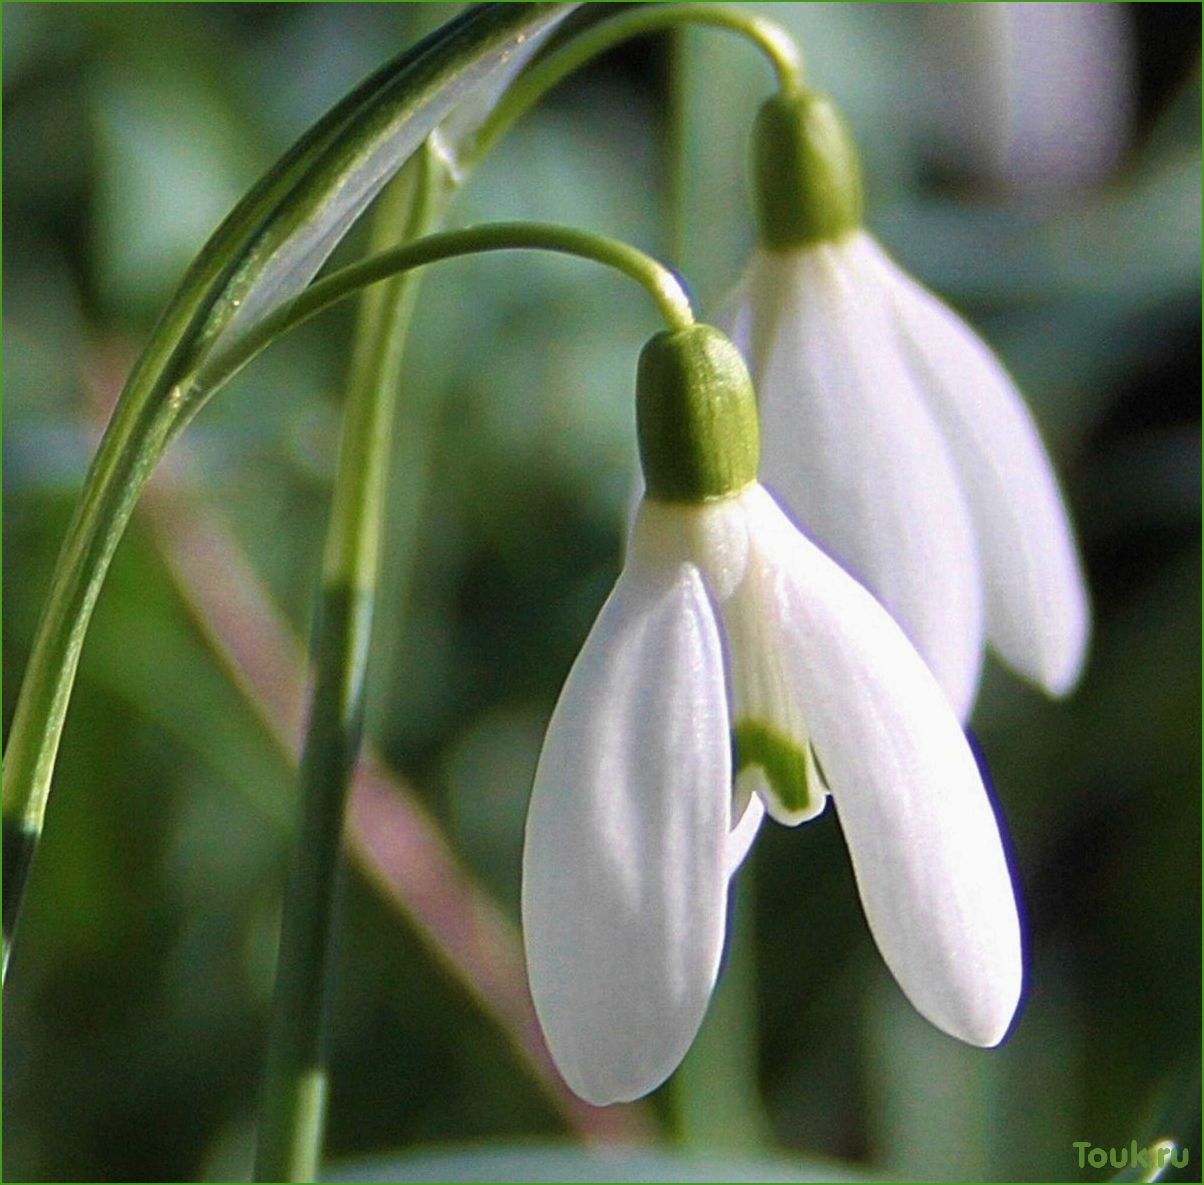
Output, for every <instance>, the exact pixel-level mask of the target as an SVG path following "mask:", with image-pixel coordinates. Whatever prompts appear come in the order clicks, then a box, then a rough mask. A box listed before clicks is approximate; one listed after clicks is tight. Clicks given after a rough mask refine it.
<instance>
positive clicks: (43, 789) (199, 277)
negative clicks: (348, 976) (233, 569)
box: [3, 4, 557, 975]
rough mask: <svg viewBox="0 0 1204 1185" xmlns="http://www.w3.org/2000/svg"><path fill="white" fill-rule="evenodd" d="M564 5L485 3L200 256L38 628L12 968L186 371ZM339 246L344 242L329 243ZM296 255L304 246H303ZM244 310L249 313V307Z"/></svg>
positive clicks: (250, 199)
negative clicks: (81, 684) (365, 183)
mask: <svg viewBox="0 0 1204 1185" xmlns="http://www.w3.org/2000/svg"><path fill="white" fill-rule="evenodd" d="M556 11H557V9H556V6H555V5H539V4H533V5H527V4H485V5H480V6H478V7H477V8H476V9H474V10H473V11H471V12H469V13H468V14H465V15H464V16H463V17H460V18H457V19H456V20H454V21H452V22H450V23H449V24H448V25H447V26H445V27H444V29H442V30H441V31H440V32H439V33H438V34H435V35H432V37H430V38H427V39H426V40H424V41H423V42H421V43H420V44H419V45H417V46H414V47H412V48H411V49H410V50H407V51H406V52H405V53H403V54H401V55H400V56H398V57H397V58H395V59H394V60H393V61H392V62H390V63H388V64H387V65H386V66H383V67H382V68H381V69H380V70H378V71H377V72H376V73H374V74H373V75H372V76H371V77H370V78H368V79H366V80H365V81H364V82H363V83H362V84H361V85H360V86H358V87H357V88H356V89H355V90H354V91H352V92H351V94H349V95H348V96H347V97H346V98H345V99H344V100H343V101H342V102H340V103H338V104H337V105H336V106H335V107H334V108H332V109H331V110H330V111H329V112H328V113H327V114H326V115H325V116H324V117H323V118H322V119H321V120H319V121H318V123H316V124H315V125H314V126H313V127H312V128H311V129H310V130H309V131H308V132H306V133H305V135H303V136H302V137H301V139H300V140H298V141H297V143H296V144H295V145H294V146H293V148H291V149H290V150H289V151H288V152H287V153H285V155H284V156H283V157H282V158H281V159H280V160H279V161H278V162H277V164H276V165H275V166H273V168H272V169H271V170H270V171H269V172H268V173H267V175H266V176H265V177H264V178H263V179H262V180H261V181H260V182H259V183H258V184H257V185H256V186H255V187H254V188H253V189H252V190H251V192H250V193H248V194H247V196H246V197H245V198H244V199H243V200H242V201H241V202H240V203H239V204H238V206H237V207H236V208H235V209H234V210H233V211H232V212H231V214H230V215H229V216H228V217H227V218H226V220H225V221H224V222H223V223H222V224H221V226H219V227H218V229H217V230H216V231H215V232H214V234H213V236H212V238H211V239H210V240H209V242H208V243H207V244H206V245H205V247H204V249H203V250H202V251H201V253H200V255H199V256H198V257H197V258H196V260H195V261H194V262H193V264H192V266H191V267H190V268H189V269H188V272H187V274H186V275H185V277H184V279H183V281H182V282H181V284H180V287H179V288H178V289H177V291H176V294H175V296H174V297H173V298H172V300H171V302H170V303H169V305H168V308H167V310H166V311H165V312H164V314H163V316H162V317H161V318H160V320H159V323H158V325H157V326H156V327H155V330H154V333H153V334H152V337H151V340H150V342H149V343H148V344H147V347H146V349H145V350H144V351H143V354H142V356H141V358H140V359H139V361H138V362H137V364H136V365H135V367H134V370H133V373H132V374H131V375H130V378H129V380H128V381H127V383H126V386H125V389H124V391H123V392H122V396H121V400H120V402H119V404H118V407H117V410H116V411H115V412H114V415H113V420H112V422H111V424H110V425H109V428H108V429H107V431H106V432H105V436H104V440H103V441H102V442H101V446H100V448H99V450H98V451H97V454H96V457H95V458H94V460H93V462H92V466H91V468H90V469H89V471H88V476H87V479H86V481H85V484H84V490H83V493H82V495H81V498H80V502H79V505H78V507H77V509H76V512H75V514H74V516H73V518H72V520H71V524H70V526H69V527H68V529H67V536H66V539H65V540H64V542H63V546H62V549H61V550H60V552H59V558H58V561H57V564H56V566H55V570H54V575H53V577H52V579H51V585H50V589H49V592H48V594H47V599H46V608H45V609H44V610H43V614H42V620H41V622H40V623H39V625H38V629H37V633H36V634H35V637H34V643H33V649H32V651H31V654H30V658H29V664H28V666H27V667H26V671H25V678H24V681H23V683H22V686H21V691H20V694H19V696H18V698H17V706H16V710H15V712H14V714H13V720H12V724H11V727H10V729H9V737H8V747H7V749H6V751H5V754H4V778H3V807H4V809H3V818H4V857H5V859H4V893H3V897H4V908H3V923H4V960H3V966H4V973H5V975H7V970H8V957H9V951H10V949H11V942H12V937H13V931H14V928H15V926H16V922H17V917H18V914H19V911H20V905H21V899H22V897H23V895H24V887H25V880H26V876H27V874H28V870H29V866H30V862H31V860H32V858H33V853H34V850H35V848H36V846H37V842H38V838H39V836H40V835H41V830H42V821H43V818H44V815H45V811H46V803H47V799H48V797H49V793H50V786H51V777H52V775H53V772H54V764H55V759H56V757H57V755H58V747H59V741H60V738H61V736H62V730H63V723H64V719H65V717H66V712H67V704H68V701H69V700H70V698H71V690H72V687H73V685H74V682H75V673H76V669H77V667H78V665H79V658H80V653H81V650H82V647H83V641H84V635H85V633H86V632H87V628H88V622H89V620H90V618H91V615H92V610H93V608H94V607H95V604H96V599H97V597H98V596H99V593H100V589H101V586H102V585H103V583H104V578H105V574H106V572H107V570H108V566H109V563H110V561H111V560H112V557H113V553H114V551H115V550H116V547H117V543H118V542H119V540H120V539H121V536H122V534H123V532H124V530H125V527H126V525H127V523H128V522H129V518H130V515H131V513H132V512H133V508H134V504H135V503H136V501H137V498H138V494H139V493H140V491H141V488H142V486H143V485H144V484H145V482H146V479H147V478H148V477H149V476H150V473H151V472H152V471H153V469H154V466H155V464H156V463H157V461H158V459H159V457H160V455H161V454H162V451H163V448H164V447H165V446H166V444H167V443H168V442H169V441H170V440H171V439H172V438H173V437H174V435H175V434H176V432H177V431H178V425H177V423H176V416H177V413H178V412H179V410H180V405H181V402H182V394H181V392H182V390H183V388H181V387H180V386H179V384H178V383H177V382H176V380H177V379H178V377H179V376H180V375H181V374H182V373H184V372H185V371H186V370H187V369H188V367H189V366H190V365H193V364H194V361H195V360H196V359H197V358H199V357H200V356H201V355H202V354H203V353H204V351H205V350H206V349H207V348H208V347H209V346H211V345H212V344H213V343H214V342H215V341H217V340H218V339H219V338H220V337H221V335H222V333H223V331H224V329H225V328H226V327H227V326H228V324H229V322H230V321H231V319H232V318H234V317H235V316H236V315H245V314H246V307H247V306H246V298H247V296H248V294H249V293H252V292H253V290H254V289H255V288H256V287H257V286H258V285H259V284H260V283H261V282H262V280H263V278H264V273H265V271H268V270H270V268H271V267H272V266H273V264H274V263H275V262H277V261H278V256H279V255H280V252H281V251H282V250H284V249H285V248H286V247H288V245H289V242H290V240H293V241H294V242H295V241H296V238H295V236H299V237H300V239H301V240H304V241H306V242H307V243H308V249H311V250H312V248H313V246H314V244H313V242H312V241H310V240H309V239H308V238H307V236H308V235H309V232H310V231H312V229H313V226H314V222H315V211H318V210H320V209H321V208H322V206H323V205H324V204H325V203H326V202H328V201H330V200H333V199H334V198H336V197H338V196H339V195H343V196H344V197H345V195H346V193H347V191H348V188H349V186H350V187H352V188H354V186H355V185H356V184H358V182H359V179H360V175H361V173H362V170H363V167H364V162H365V161H376V162H377V164H379V163H380V162H379V159H378V157H377V155H376V154H377V151H378V150H380V149H381V148H382V146H384V145H387V144H388V143H389V142H390V139H391V138H392V137H394V136H395V135H396V134H397V132H398V130H399V129H400V128H402V127H404V125H405V124H406V122H407V121H408V120H411V119H414V118H419V117H423V116H425V115H427V114H428V113H429V112H430V111H431V110H432V109H433V108H434V107H435V106H436V105H437V104H438V103H439V102H440V101H442V99H443V96H444V95H445V94H446V93H448V88H450V87H452V86H454V85H463V81H464V79H466V78H467V77H469V76H470V75H471V72H472V66H473V65H474V63H475V64H480V62H482V61H484V60H489V61H491V62H493V63H494V64H497V63H499V62H501V61H502V60H503V59H504V58H505V56H506V55H507V54H508V53H509V52H512V50H513V48H514V47H515V46H516V45H518V44H521V43H522V41H523V40H525V38H526V37H527V36H529V35H531V34H532V33H534V32H537V31H538V30H539V29H540V28H542V27H544V26H545V25H546V23H547V21H548V20H555V19H556ZM329 245H330V246H333V243H331V244H329ZM294 260H295V252H294ZM240 310H241V313H240Z"/></svg>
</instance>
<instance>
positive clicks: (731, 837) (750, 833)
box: [727, 794, 765, 876]
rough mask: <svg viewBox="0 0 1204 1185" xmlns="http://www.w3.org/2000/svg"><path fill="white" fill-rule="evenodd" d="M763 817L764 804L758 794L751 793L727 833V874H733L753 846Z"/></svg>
mask: <svg viewBox="0 0 1204 1185" xmlns="http://www.w3.org/2000/svg"><path fill="white" fill-rule="evenodd" d="M764 818H765V804H764V803H763V802H762V801H761V799H760V796H759V795H755V794H754V795H752V796H751V797H750V798H749V800H748V805H747V806H746V807H745V808H744V814H743V815H741V816H740V822H739V823H737V824H736V825H735V827H733V828H732V829H731V831H729V832H728V833H727V874H728V876H735V875H736V873H737V871H739V868H740V865H742V864H743V863H744V861H745V859H746V858H747V856H748V853H749V850H750V849H751V848H752V846H753V840H755V839H756V838H757V834H758V833H759V832H760V830H761V823H762V821H763V820H764Z"/></svg>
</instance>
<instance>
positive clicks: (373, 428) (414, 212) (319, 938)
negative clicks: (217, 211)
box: [255, 149, 448, 1181]
mask: <svg viewBox="0 0 1204 1185" xmlns="http://www.w3.org/2000/svg"><path fill="white" fill-rule="evenodd" d="M432 155H433V154H432V153H431V152H430V151H429V149H423V150H422V152H421V153H420V155H419V157H418V159H417V160H416V162H415V163H414V166H413V167H412V168H411V169H410V170H408V172H409V173H412V174H414V175H413V177H411V176H404V177H402V178H399V179H398V181H397V182H394V183H393V186H392V188H391V189H390V190H389V191H388V192H387V193H386V195H385V198H384V199H383V200H382V204H381V206H380V209H379V212H378V213H377V215H376V217H375V221H374V228H375V234H374V240H373V247H374V248H377V249H379V248H383V247H385V246H387V245H388V244H389V243H393V242H397V241H398V239H400V240H401V241H402V242H405V241H408V240H410V239H414V238H416V237H418V236H420V235H422V234H423V233H424V232H425V231H427V230H428V229H429V228H430V226H431V225H432V224H433V223H434V222H435V221H436V219H437V218H438V216H439V214H440V212H441V206H442V204H443V203H442V202H441V201H440V197H441V196H442V195H443V194H445V193H446V192H448V191H447V190H445V189H443V188H442V187H441V186H440V185H439V180H440V178H441V170H440V168H439V166H438V165H437V164H435V163H433V160H432ZM411 181H412V184H408V185H407V184H406V183H407V182H411ZM399 227H400V228H401V230H400V233H398V228H399ZM417 285H418V276H417V275H416V274H414V273H405V274H401V275H398V276H396V277H395V278H394V279H393V280H392V282H391V283H389V284H388V285H386V286H383V287H381V288H374V289H371V290H368V291H366V292H365V293H364V294H363V298H362V301H361V308H360V316H359V321H358V325H357V329H356V341H355V347H354V350H353V355H352V363H351V371H350V377H349V383H348V397H347V407H346V411H345V413H344V421H343V434H342V440H341V443H340V448H339V462H338V470H337V476H336V479H335V486H334V497H333V501H332V505H331V513H330V523H329V526H328V528H327V535H326V551H325V557H324V562H323V573H322V592H321V597H320V603H319V609H318V616H317V624H316V631H317V632H316V645H315V647H314V650H315V654H316V656H317V657H316V668H317V669H316V678H315V687H314V693H313V704H312V709H311V717H310V722H309V727H308V730H307V733H306V739H305V747H304V751H303V755H302V761H301V804H300V805H301V821H300V826H299V828H298V835H297V842H296V845H295V848H294V851H293V860H292V867H291V873H290V876H289V881H288V886H287V889H286V892H285V900H284V916H283V921H282V926H281V936H280V949H279V955H278V961H277V969H276V990H275V997H274V1001H273V1011H272V1024H271V1029H270V1033H269V1039H268V1059H267V1073H266V1076H265V1082H264V1096H263V1109H262V1114H261V1118H260V1131H259V1145H258V1149H257V1154H256V1164H255V1179H256V1180H257V1181H309V1180H313V1179H314V1178H315V1177H316V1174H317V1171H318V1166H319V1162H320V1159H321V1151H322V1137H323V1131H324V1127H325V1112H326V1096H327V1064H326V1063H327V1055H326V1048H325V1044H326V1043H325V1024H324V1016H325V1012H326V1007H327V1002H328V999H329V991H328V983H329V979H330V963H331V950H332V947H333V945H334V938H335V931H336V927H337V924H338V897H339V894H338V884H339V881H340V879H341V866H342V835H343V818H344V812H345V807H346V802H347V794H348V790H349V787H350V784H351V776H352V771H353V769H354V767H355V762H356V759H357V757H358V755H359V750H360V744H361V740H362V720H363V704H364V690H365V674H366V669H367V658H368V644H369V639H370V636H371V632H372V617H373V609H374V604H375V591H376V583H377V573H378V571H379V555H380V545H381V535H382V529H383V521H384V507H385V501H386V494H387V488H388V468H389V455H390V442H391V439H392V428H393V421H394V418H395V412H396V406H397V396H398V393H399V390H400V379H401V365H402V355H403V350H404V344H405V339H406V330H407V328H408V325H409V321H410V317H411V315H412V313H413V309H414V301H415V297H416V290H417Z"/></svg>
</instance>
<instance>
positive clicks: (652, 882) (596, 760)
mask: <svg viewBox="0 0 1204 1185" xmlns="http://www.w3.org/2000/svg"><path fill="white" fill-rule="evenodd" d="M730 779H731V752H730V741H729V737H728V719H727V703H726V695H725V691H724V677H723V658H722V651H721V648H720V641H719V632H718V626H717V624H716V621H715V617H714V612H713V610H712V608H711V606H710V603H709V601H708V600H707V594H706V590H705V588H704V586H703V582H702V578H701V576H700V575H699V573H698V570H697V569H696V568H694V567H692V566H690V565H688V564H680V563H678V564H663V563H662V564H644V563H640V562H638V561H635V562H629V564H628V566H627V568H626V569H625V570H624V573H623V575H622V576H621V577H620V579H619V582H618V584H617V585H616V587H615V590H614V592H613V593H612V594H611V597H610V599H609V600H608V601H607V603H606V605H605V606H604V607H603V609H602V613H601V614H600V616H599V618H598V620H597V622H596V623H595V625H594V628H593V630H592V631H591V633H590V635H589V638H588V639H587V641H586V643H585V647H584V649H583V650H582V652H581V654H580V656H579V657H578V659H577V661H576V663H575V664H574V666H573V669H572V671H571V672H570V674H569V677H568V681H567V682H566V683H565V686H564V690H563V691H562V693H561V696H560V701H559V703H558V704H557V706H556V710H555V712H554V713H553V716H552V721H551V724H550V725H549V727H548V735H547V739H546V740H545V742H544V747H543V752H542V754H541V755H540V759H539V767H538V770H537V772H536V776H535V786H534V789H533V791H532V794H531V805H530V810H529V813H528V816H527V833H526V846H525V848H524V852H523V894H522V913H523V932H524V937H525V941H526V948H527V965H528V972H529V975H530V980H531V992H532V995H533V997H534V1000H535V1008H536V1012H537V1013H538V1015H539V1019H540V1023H541V1024H542V1026H543V1030H544V1033H545V1035H546V1036H547V1040H548V1046H549V1048H550V1049H551V1052H552V1056H553V1058H554V1059H555V1061H556V1064H557V1066H558V1067H559V1069H560V1072H561V1073H562V1074H563V1075H564V1078H565V1081H566V1082H567V1083H568V1084H569V1086H571V1087H572V1089H573V1090H574V1091H576V1093H577V1094H579V1095H580V1096H581V1097H582V1098H583V1099H585V1100H586V1101H588V1102H591V1103H594V1104H596V1105H604V1104H607V1103H613V1102H619V1101H625V1100H629V1099H634V1098H638V1097H639V1096H640V1095H643V1094H646V1093H647V1092H648V1091H650V1090H653V1089H654V1088H655V1087H657V1086H659V1085H660V1084H661V1083H662V1082H663V1081H664V1080H665V1078H667V1077H668V1076H669V1074H671V1073H672V1072H673V1070H674V1069H675V1068H676V1066H677V1064H678V1063H679V1062H680V1061H681V1059H682V1057H683V1056H684V1055H685V1052H686V1050H687V1049H688V1048H689V1046H690V1043H691V1041H692V1040H693V1039H694V1035H695V1033H696V1032H697V1030H698V1026H699V1024H700V1023H701V1021H702V1017H703V1013H704V1012H705V1010H706V1006H707V1001H708V999H709V998H710V994H711V989H712V987H713V986H714V983H715V976H716V973H717V970H718V966H719V957H720V953H721V950H722V946H723V933H724V921H725V911H726V900H727V881H728V866H727V859H728V835H729V821H730Z"/></svg>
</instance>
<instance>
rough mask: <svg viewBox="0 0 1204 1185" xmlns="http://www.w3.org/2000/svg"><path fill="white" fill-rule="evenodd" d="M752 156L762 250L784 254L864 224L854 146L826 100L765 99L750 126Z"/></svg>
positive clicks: (808, 95) (810, 96)
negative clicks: (753, 122)
mask: <svg viewBox="0 0 1204 1185" xmlns="http://www.w3.org/2000/svg"><path fill="white" fill-rule="evenodd" d="M752 156H753V186H754V190H755V202H756V215H757V229H758V231H759V233H760V238H761V243H762V245H763V246H765V247H767V248H769V249H771V250H777V251H789V250H792V249H794V248H796V247H803V246H806V245H808V244H810V243H821V242H831V241H834V240H836V239H840V238H843V237H844V236H845V235H847V234H849V233H850V232H851V231H854V230H856V229H857V228H858V227H859V226H860V225H861V169H860V166H859V164H858V161H857V149H856V147H855V146H854V144H853V140H852V137H851V136H850V135H849V132H848V129H847V128H846V127H845V125H844V121H843V120H842V119H841V117H840V114H839V112H837V110H836V108H835V106H833V104H832V102H831V100H830V99H828V98H827V97H826V96H824V95H821V94H819V93H818V92H816V91H803V92H801V93H799V94H792V95H785V94H781V95H775V96H774V97H773V98H771V99H769V100H767V101H766V102H765V104H764V105H763V106H762V107H761V110H760V111H759V112H758V114H757V120H756V123H755V124H754V125H753V140H752Z"/></svg>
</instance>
